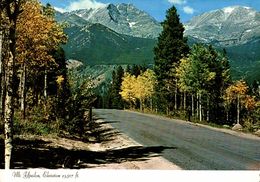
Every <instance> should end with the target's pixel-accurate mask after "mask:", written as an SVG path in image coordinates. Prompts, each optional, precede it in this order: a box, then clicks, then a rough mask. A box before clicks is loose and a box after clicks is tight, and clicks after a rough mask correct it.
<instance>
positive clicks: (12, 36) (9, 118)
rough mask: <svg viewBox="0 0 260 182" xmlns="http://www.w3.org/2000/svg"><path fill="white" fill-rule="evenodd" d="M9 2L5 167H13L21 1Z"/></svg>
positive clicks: (5, 97) (7, 8) (7, 10)
mask: <svg viewBox="0 0 260 182" xmlns="http://www.w3.org/2000/svg"><path fill="white" fill-rule="evenodd" d="M13 3H14V4H13V5H12V4H11V3H10V1H8V2H7V7H6V12H7V15H8V18H9V22H10V27H9V28H8V48H9V50H8V59H7V63H6V64H5V70H6V71H5V76H6V78H5V79H6V80H5V96H4V99H3V101H4V103H5V105H4V106H5V107H4V123H5V169H10V168H11V157H12V148H13V142H12V141H13V131H12V130H13V118H14V94H15V93H14V74H15V67H14V65H15V50H16V22H17V18H18V15H19V13H20V3H21V2H20V1H13Z"/></svg>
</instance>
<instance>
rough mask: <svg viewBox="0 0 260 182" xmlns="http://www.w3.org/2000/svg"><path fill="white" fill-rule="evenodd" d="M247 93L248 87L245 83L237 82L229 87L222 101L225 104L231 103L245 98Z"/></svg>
mask: <svg viewBox="0 0 260 182" xmlns="http://www.w3.org/2000/svg"><path fill="white" fill-rule="evenodd" d="M247 92H248V86H247V84H246V82H245V81H242V80H240V81H237V82H236V83H235V84H233V85H230V86H229V87H228V88H227V89H226V92H225V95H224V99H225V101H226V102H228V103H231V102H232V101H234V100H236V99H237V98H239V99H243V98H246V93H247Z"/></svg>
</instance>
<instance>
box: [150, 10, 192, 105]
mask: <svg viewBox="0 0 260 182" xmlns="http://www.w3.org/2000/svg"><path fill="white" fill-rule="evenodd" d="M162 26H163V31H162V33H161V34H160V36H159V38H158V43H157V45H156V46H155V48H154V54H155V66H154V71H155V74H156V77H157V81H158V86H157V88H156V93H157V97H158V99H159V102H160V103H162V101H164V102H165V103H167V105H169V104H168V103H169V100H172V99H171V98H170V97H171V96H172V92H173V90H175V88H169V87H172V86H173V85H171V86H170V85H169V84H168V83H169V82H172V80H174V78H173V77H174V74H172V72H174V70H175V67H176V66H177V65H176V64H178V63H179V61H180V59H181V58H182V57H184V56H185V55H186V54H187V53H188V51H189V47H188V44H187V39H186V38H185V37H184V36H183V32H184V27H183V24H182V23H181V22H180V18H179V15H178V14H177V10H176V8H175V7H174V6H173V7H172V8H170V9H169V10H168V11H167V15H166V20H165V21H164V22H162ZM174 85H175V86H176V84H174Z"/></svg>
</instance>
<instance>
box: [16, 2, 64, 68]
mask: <svg viewBox="0 0 260 182" xmlns="http://www.w3.org/2000/svg"><path fill="white" fill-rule="evenodd" d="M22 9H23V11H22V13H21V14H20V16H19V18H18V22H17V35H18V36H17V53H18V54H17V60H18V61H19V62H20V63H24V62H26V64H37V65H38V66H42V65H44V64H46V61H54V60H53V58H52V57H51V56H50V54H49V52H50V51H51V50H55V49H57V48H58V47H59V45H60V44H61V43H65V42H66V36H65V34H64V33H63V30H62V27H61V26H60V25H59V24H57V22H56V21H55V20H54V18H53V17H48V16H45V15H44V14H43V12H42V6H41V5H40V3H39V2H38V1H36V0H30V1H26V2H25V3H23V4H22Z"/></svg>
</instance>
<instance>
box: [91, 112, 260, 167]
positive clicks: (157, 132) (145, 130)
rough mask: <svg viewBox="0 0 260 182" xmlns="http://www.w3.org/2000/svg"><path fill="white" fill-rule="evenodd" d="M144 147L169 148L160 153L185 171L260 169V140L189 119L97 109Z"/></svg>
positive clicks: (114, 125) (112, 123)
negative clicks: (213, 128)
mask: <svg viewBox="0 0 260 182" xmlns="http://www.w3.org/2000/svg"><path fill="white" fill-rule="evenodd" d="M94 113H95V115H96V116H97V117H99V118H101V119H103V120H105V121H107V122H109V123H110V124H111V125H112V126H113V127H114V128H116V129H118V130H119V131H120V132H122V133H124V134H126V135H127V136H129V137H130V138H132V139H133V140H135V141H136V142H138V143H140V144H141V145H143V146H163V147H170V148H169V149H165V150H164V151H163V153H162V154H161V155H162V156H163V157H164V158H165V159H167V160H168V161H170V162H172V163H174V164H176V165H178V166H180V167H181V168H182V169H185V170H251V169H254V170H259V169H260V139H258V138H257V137H255V138H254V137H252V138H250V139H249V138H245V137H239V136H234V135H231V134H228V133H224V132H221V131H216V130H212V129H209V128H205V127H201V126H196V125H193V124H190V123H188V122H183V121H178V120H171V119H168V118H163V117H158V116H153V115H148V114H141V113H134V112H127V111H118V110H105V109H102V110H94Z"/></svg>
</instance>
